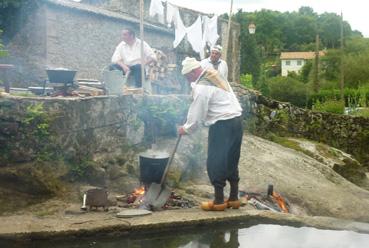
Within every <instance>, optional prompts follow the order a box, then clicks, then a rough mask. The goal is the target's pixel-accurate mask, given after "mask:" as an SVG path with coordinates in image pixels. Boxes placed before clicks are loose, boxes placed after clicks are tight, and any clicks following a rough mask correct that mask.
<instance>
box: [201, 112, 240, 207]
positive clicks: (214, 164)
mask: <svg viewBox="0 0 369 248" xmlns="http://www.w3.org/2000/svg"><path fill="white" fill-rule="evenodd" d="M242 133H243V128H242V118H241V117H236V118H233V119H229V120H224V121H217V122H216V123H215V124H213V125H211V126H210V128H209V137H208V159H207V171H208V175H209V179H210V182H211V184H212V185H213V186H214V189H215V202H218V203H219V202H223V188H224V186H225V185H226V181H229V183H230V185H231V195H232V191H233V193H234V194H237V195H234V196H233V198H237V197H238V181H239V180H240V178H239V174H238V161H239V159H240V151H241V143H242ZM232 186H233V187H232ZM230 198H231V196H230Z"/></svg>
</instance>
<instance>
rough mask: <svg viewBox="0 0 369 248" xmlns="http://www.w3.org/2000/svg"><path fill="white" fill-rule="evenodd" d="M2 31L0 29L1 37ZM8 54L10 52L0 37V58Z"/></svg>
mask: <svg viewBox="0 0 369 248" xmlns="http://www.w3.org/2000/svg"><path fill="white" fill-rule="evenodd" d="M2 33H3V31H2V30H1V29H0V37H1V34H2ZM7 55H8V53H7V51H5V50H4V45H3V43H2V40H1V38H0V58H1V57H4V56H7Z"/></svg>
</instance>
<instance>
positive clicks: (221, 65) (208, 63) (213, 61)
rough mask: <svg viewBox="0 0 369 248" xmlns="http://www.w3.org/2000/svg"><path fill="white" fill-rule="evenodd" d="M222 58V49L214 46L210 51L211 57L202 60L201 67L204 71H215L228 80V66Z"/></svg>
mask: <svg viewBox="0 0 369 248" xmlns="http://www.w3.org/2000/svg"><path fill="white" fill-rule="evenodd" d="M221 56H222V47H221V46H219V45H216V46H213V47H212V48H211V49H210V56H209V57H208V58H206V59H203V60H201V62H200V63H201V67H202V68H203V69H209V68H211V69H214V70H217V71H218V72H219V74H220V75H221V76H222V77H223V78H224V79H225V80H228V66H227V62H225V61H224V60H222V59H221V58H220V57H221Z"/></svg>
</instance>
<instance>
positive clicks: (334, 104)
mask: <svg viewBox="0 0 369 248" xmlns="http://www.w3.org/2000/svg"><path fill="white" fill-rule="evenodd" d="M344 107H345V106H344V104H343V102H342V101H337V100H328V101H325V102H323V103H321V102H320V101H316V102H315V104H314V105H313V110H314V111H319V112H327V113H334V114H343V113H344Z"/></svg>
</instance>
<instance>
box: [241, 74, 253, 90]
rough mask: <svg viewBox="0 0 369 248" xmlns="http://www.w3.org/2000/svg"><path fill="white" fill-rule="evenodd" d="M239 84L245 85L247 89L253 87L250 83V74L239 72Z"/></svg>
mask: <svg viewBox="0 0 369 248" xmlns="http://www.w3.org/2000/svg"><path fill="white" fill-rule="evenodd" d="M240 82H241V85H243V86H245V87H246V88H248V89H253V88H254V86H253V85H252V75H251V74H241V75H240Z"/></svg>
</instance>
